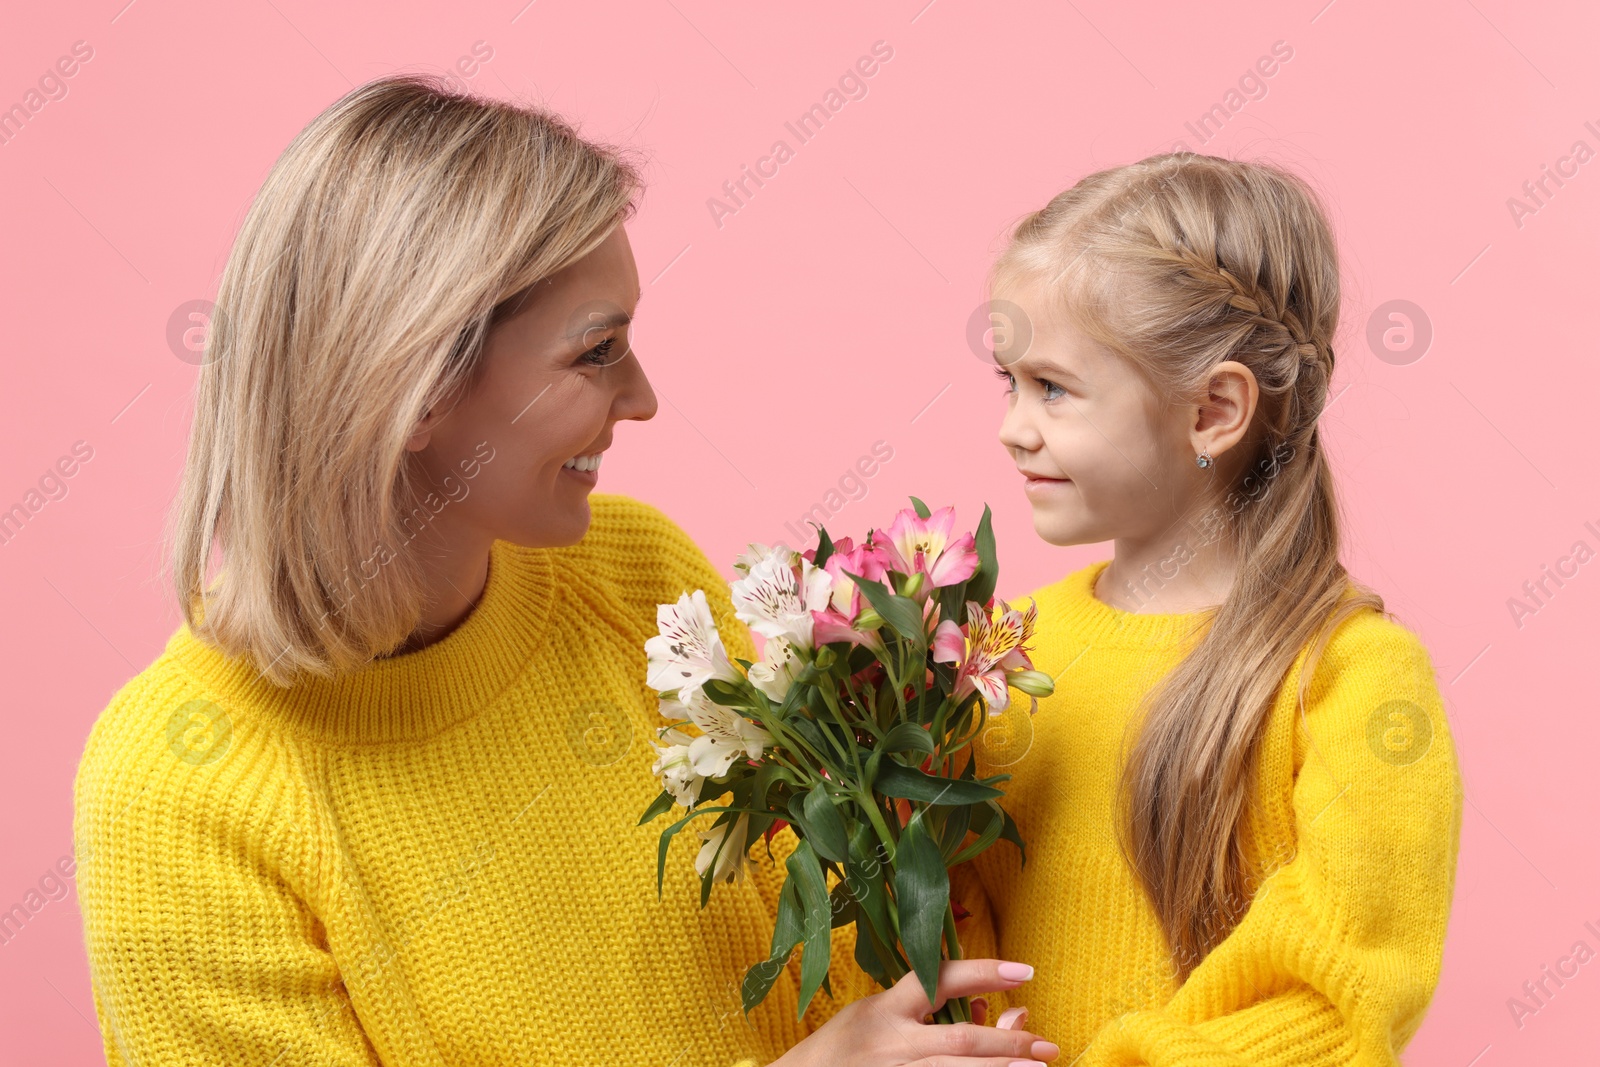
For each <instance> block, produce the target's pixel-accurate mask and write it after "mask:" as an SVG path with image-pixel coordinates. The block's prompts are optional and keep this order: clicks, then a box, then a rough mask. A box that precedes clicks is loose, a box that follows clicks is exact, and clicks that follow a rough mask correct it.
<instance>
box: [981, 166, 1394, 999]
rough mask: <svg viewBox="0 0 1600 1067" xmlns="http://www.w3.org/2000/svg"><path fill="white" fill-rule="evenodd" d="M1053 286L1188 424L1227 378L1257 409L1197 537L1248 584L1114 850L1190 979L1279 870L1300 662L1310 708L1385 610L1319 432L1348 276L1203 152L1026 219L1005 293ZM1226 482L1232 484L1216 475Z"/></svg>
mask: <svg viewBox="0 0 1600 1067" xmlns="http://www.w3.org/2000/svg"><path fill="white" fill-rule="evenodd" d="M1023 278H1039V279H1043V280H1044V281H1046V282H1047V283H1049V285H1050V287H1051V291H1052V292H1053V293H1054V294H1055V296H1056V298H1057V299H1058V300H1059V301H1060V302H1061V307H1062V309H1063V310H1064V311H1065V312H1066V314H1067V315H1068V316H1069V317H1070V318H1071V319H1072V321H1073V322H1074V323H1075V324H1077V325H1078V326H1079V327H1080V328H1081V329H1082V330H1083V331H1084V332H1085V333H1087V334H1088V335H1089V336H1091V337H1092V338H1094V339H1095V340H1096V341H1098V342H1100V343H1101V344H1103V345H1105V346H1106V347H1107V348H1109V349H1110V350H1111V351H1113V352H1115V353H1117V354H1118V355H1120V356H1122V357H1123V358H1125V359H1127V360H1129V361H1130V362H1131V364H1132V365H1133V366H1134V367H1135V368H1136V369H1137V370H1138V371H1139V372H1140V373H1141V374H1142V375H1143V377H1144V378H1145V380H1146V381H1148V382H1149V383H1150V385H1151V386H1152V387H1153V388H1154V389H1155V390H1156V392H1157V395H1160V396H1166V397H1170V398H1172V400H1173V401H1174V402H1175V403H1184V402H1193V403H1199V402H1201V401H1203V399H1204V398H1205V396H1206V388H1207V384H1208V383H1209V381H1210V378H1211V373H1212V370H1213V368H1214V367H1215V366H1216V365H1217V364H1218V363H1220V362H1222V361H1224V360H1234V361H1237V362H1239V363H1242V364H1244V365H1245V366H1246V367H1248V368H1249V369H1250V371H1251V372H1252V373H1253V374H1254V375H1255V377H1256V381H1257V383H1258V385H1259V389H1260V398H1259V402H1258V405H1257V410H1256V413H1255V416H1254V418H1253V421H1252V425H1251V427H1250V429H1249V430H1248V431H1247V433H1246V436H1245V438H1244V439H1243V441H1241V444H1240V446H1239V451H1240V453H1241V456H1240V457H1239V459H1238V460H1236V461H1234V462H1232V463H1230V464H1226V465H1219V466H1218V467H1217V468H1215V473H1216V475H1217V476H1218V484H1217V485H1216V486H1215V487H1214V496H1215V499H1214V500H1213V501H1211V504H1212V506H1211V507H1210V510H1209V511H1207V512H1206V514H1205V521H1204V522H1203V523H1202V525H1204V526H1206V527H1207V528H1208V529H1211V530H1215V531H1217V533H1216V536H1221V537H1226V538H1230V539H1231V543H1232V544H1233V546H1235V548H1236V550H1237V553H1238V557H1239V559H1240V560H1241V561H1243V565H1242V566H1240V567H1239V568H1238V574H1237V575H1236V577H1235V579H1234V582H1233V586H1232V588H1231V589H1230V590H1229V593H1228V596H1227V599H1226V600H1225V601H1224V602H1223V603H1222V604H1221V605H1220V606H1219V607H1218V608H1217V609H1216V611H1215V613H1214V614H1211V613H1207V614H1208V615H1209V618H1210V625H1209V627H1205V626H1204V618H1202V619H1201V621H1200V623H1199V624H1197V636H1198V641H1196V642H1195V643H1194V644H1193V646H1192V647H1191V648H1190V650H1189V651H1188V653H1187V655H1186V656H1185V657H1184V658H1183V660H1182V661H1181V662H1180V663H1179V664H1178V665H1177V666H1176V667H1175V668H1174V669H1173V670H1172V671H1171V673H1170V674H1168V675H1167V676H1166V677H1165V678H1164V679H1163V680H1162V682H1161V683H1160V684H1159V685H1157V686H1156V687H1154V688H1153V689H1152V691H1151V693H1150V694H1149V697H1148V698H1147V702H1146V706H1145V709H1144V710H1145V713H1144V715H1143V716H1142V717H1140V716H1136V717H1135V719H1134V721H1133V722H1132V723H1131V724H1130V730H1132V731H1135V732H1136V736H1134V737H1133V739H1132V742H1131V745H1130V751H1129V753H1128V757H1127V761H1126V764H1125V766H1124V770H1123V776H1122V780H1121V793H1120V796H1121V805H1122V811H1121V813H1120V815H1119V819H1120V826H1119V830H1120V831H1121V832H1120V834H1119V836H1120V839H1121V841H1122V845H1123V848H1124V851H1125V852H1126V854H1127V856H1128V861H1129V863H1130V865H1131V866H1132V867H1133V869H1134V871H1135V873H1136V875H1137V876H1138V878H1139V881H1140V882H1141V884H1142V885H1143V887H1144V889H1145V892H1146V893H1147V895H1148V896H1149V898H1150V901H1151V903H1152V905H1153V906H1154V909H1155V912H1156V915H1157V917H1158V919H1159V921H1160V923H1161V926H1162V928H1163V930H1164V932H1165V933H1166V935H1167V940H1168V944H1169V947H1170V950H1171V953H1172V957H1173V964H1174V973H1175V976H1177V977H1178V978H1179V979H1180V980H1182V979H1186V978H1187V977H1188V975H1189V973H1190V972H1191V971H1192V970H1193V969H1194V967H1195V966H1197V965H1198V964H1199V962H1200V960H1201V959H1203V958H1204V957H1205V955H1206V954H1207V953H1208V952H1210V950H1211V949H1212V948H1213V947H1215V946H1216V944H1217V943H1218V942H1220V941H1221V940H1222V939H1223V938H1224V937H1225V936H1227V934H1228V933H1229V931H1231V930H1232V929H1233V927H1234V926H1235V925H1236V924H1237V923H1238V921H1239V919H1240V918H1242V917H1243V914H1244V911H1245V910H1246V908H1247V907H1248V904H1249V901H1250V899H1251V898H1252V896H1253V895H1254V893H1255V891H1256V889H1257V887H1258V886H1259V885H1260V882H1261V880H1262V879H1263V878H1265V877H1266V875H1267V874H1269V873H1271V872H1270V870H1269V869H1267V867H1268V865H1269V864H1270V863H1273V862H1275V861H1277V860H1281V859H1283V857H1261V856H1253V855H1247V854H1246V853H1247V846H1246V840H1247V838H1246V835H1245V834H1244V832H1243V829H1244V825H1245V822H1246V818H1247V816H1248V814H1249V811H1250V808H1251V803H1252V799H1253V791H1254V789H1255V760H1256V753H1257V750H1258V748H1259V741H1260V737H1261V734H1262V731H1263V729H1264V726H1265V723H1266V720H1267V717H1268V715H1269V713H1270V711H1271V708H1272V703H1273V700H1274V698H1275V697H1276V695H1277V690H1278V688H1279V687H1280V686H1281V685H1282V683H1283V681H1284V679H1285V678H1286V676H1287V674H1288V672H1289V670H1290V669H1291V667H1292V666H1293V664H1294V661H1295V659H1296V658H1297V656H1298V655H1299V654H1300V652H1301V650H1302V649H1306V648H1309V653H1308V657H1307V660H1306V662H1305V664H1304V665H1303V667H1302V669H1301V673H1300V684H1299V689H1298V693H1297V696H1298V699H1299V707H1300V710H1301V714H1302V716H1303V715H1304V700H1305V692H1306V686H1307V684H1308V682H1309V680H1310V678H1311V676H1312V671H1313V669H1314V667H1315V662H1316V659H1317V658H1318V657H1319V656H1320V654H1321V652H1322V649H1323V647H1324V646H1325V644H1326V642H1327V638H1328V636H1329V635H1331V633H1332V631H1333V630H1334V628H1335V627H1337V626H1338V624H1339V623H1340V622H1342V621H1343V620H1344V619H1345V618H1346V617H1348V616H1349V615H1351V614H1353V613H1355V612H1356V611H1359V610H1361V609H1363V608H1367V607H1370V608H1373V609H1375V610H1378V611H1382V610H1383V601H1382V599H1381V598H1380V597H1378V595H1377V594H1376V593H1374V592H1372V591H1371V590H1369V589H1366V588H1364V587H1362V586H1359V585H1357V584H1356V583H1354V582H1353V581H1352V580H1351V579H1350V577H1349V575H1348V574H1347V573H1346V572H1345V569H1344V567H1343V565H1341V564H1340V562H1339V523H1338V513H1337V511H1338V509H1337V504H1336V501H1335V498H1334V486H1333V478H1332V474H1331V472H1330V470H1329V468H1328V463H1327V459H1326V457H1325V455H1324V453H1323V447H1322V440H1321V437H1320V433H1319V430H1318V426H1317V419H1318V416H1319V415H1320V414H1321V412H1322V409H1323V406H1324V405H1325V404H1326V403H1327V399H1328V382H1329V379H1330V378H1331V377H1332V374H1333V361H1334V351H1333V343H1332V339H1333V336H1334V333H1335V331H1336V329H1337V327H1338V321H1339V268H1338V259H1337V255H1336V253H1335V246H1334V241H1333V235H1332V231H1331V229H1330V227H1329V226H1328V223H1327V220H1326V218H1325V216H1324V214H1323V212H1322V210H1321V207H1320V204H1319V202H1318V199H1317V197H1316V194H1315V193H1314V192H1313V191H1312V189H1311V188H1310V186H1308V185H1307V184H1306V182H1305V181H1304V180H1302V179H1300V178H1299V177H1297V176H1295V175H1293V174H1290V173H1288V172H1287V171H1284V170H1282V169H1280V168H1278V167H1275V166H1273V165H1270V164H1265V163H1259V162H1241V161H1235V160H1228V159H1222V158H1218V157H1213V156H1198V155H1194V154H1192V153H1169V154H1163V155H1157V156H1152V157H1150V158H1148V159H1145V160H1142V161H1140V162H1138V163H1133V164H1129V165H1126V166H1121V167H1115V168H1111V169H1108V170H1103V171H1099V172H1097V173H1094V174H1091V175H1089V176H1087V177H1085V178H1084V179H1082V180H1081V181H1079V182H1078V183H1077V184H1076V185H1074V186H1073V187H1072V188H1070V189H1068V190H1066V191H1065V192H1063V193H1061V194H1060V195H1058V196H1056V197H1055V198H1054V199H1052V200H1051V201H1050V202H1049V204H1047V205H1046V206H1045V207H1044V208H1042V209H1040V210H1039V211H1036V212H1034V213H1032V214H1031V215H1028V216H1026V217H1025V218H1024V219H1023V220H1022V221H1021V222H1020V223H1019V224H1018V225H1017V227H1016V229H1015V230H1014V231H1013V233H1012V237H1011V241H1010V243H1009V244H1008V246H1007V247H1006V249H1005V251H1004V252H1003V253H1002V254H1001V256H1000V258H999V259H998V261H997V262H996V264H995V268H994V272H993V277H992V279H991V281H992V284H993V287H994V288H995V289H1000V288H1005V287H1009V286H1010V285H1011V284H1013V283H1015V282H1017V281H1019V280H1021V279H1023ZM1224 471H1227V472H1229V473H1228V474H1224V473H1223V472H1224Z"/></svg>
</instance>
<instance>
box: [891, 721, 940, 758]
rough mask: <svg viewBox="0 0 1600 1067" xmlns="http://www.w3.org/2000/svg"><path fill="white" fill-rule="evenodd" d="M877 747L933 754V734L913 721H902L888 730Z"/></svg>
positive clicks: (895, 750)
mask: <svg viewBox="0 0 1600 1067" xmlns="http://www.w3.org/2000/svg"><path fill="white" fill-rule="evenodd" d="M877 747H878V748H881V749H883V750H884V751H885V752H926V753H927V754H928V755H930V756H931V755H933V735H932V734H931V733H929V732H928V731H927V730H926V729H925V728H923V727H921V726H918V725H917V724H916V723H914V722H903V723H900V724H899V725H897V726H896V727H895V728H894V729H892V730H890V731H889V733H888V735H887V736H885V737H884V739H883V740H882V741H879V742H878V746H877Z"/></svg>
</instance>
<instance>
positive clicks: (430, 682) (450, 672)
mask: <svg viewBox="0 0 1600 1067" xmlns="http://www.w3.org/2000/svg"><path fill="white" fill-rule="evenodd" d="M554 570H555V568H554V562H553V560H552V557H551V554H550V552H549V551H548V550H544V549H531V548H524V547H522V546H519V545H515V544H512V543H510V542H507V541H496V542H494V544H493V545H492V546H491V548H490V551H489V574H488V578H487V580H486V582H485V585H484V590H483V593H482V595H481V596H480V597H479V598H478V603H477V605H476V606H475V607H474V608H473V609H472V612H471V614H469V615H468V616H467V617H466V619H464V620H463V621H462V622H461V624H460V625H458V626H457V627H456V628H455V629H454V630H452V631H451V632H450V633H449V634H448V635H446V636H445V637H444V638H443V639H441V640H439V641H436V642H434V643H433V644H431V645H428V646H426V647H424V648H420V649H418V650H416V651H415V652H408V653H405V654H404V655H400V656H394V657H390V658H386V659H378V660H373V661H372V662H370V663H368V664H366V665H365V666H363V667H360V668H358V669H356V670H354V671H349V672H346V673H344V674H342V675H339V676H337V677H334V678H326V679H324V678H307V679H305V680H302V681H299V682H296V683H295V684H294V685H292V686H289V687H287V688H284V687H280V686H276V685H273V684H272V683H270V682H268V681H266V680H265V679H263V678H261V677H260V675H259V674H257V672H256V670H255V668H254V667H252V666H251V665H250V664H249V662H248V661H247V660H245V659H244V658H243V657H234V656H228V655H225V654H223V653H222V652H220V651H218V650H217V649H216V648H214V647H213V646H211V645H209V644H207V643H206V642H204V641H202V640H200V639H199V638H197V637H196V636H195V635H194V634H193V632H192V631H191V630H190V629H189V627H188V626H187V625H185V626H183V627H181V628H180V629H179V630H178V632H177V633H175V634H174V635H173V636H172V638H171V640H170V641H168V642H167V654H169V655H171V656H173V657H175V658H176V660H177V661H178V662H179V663H181V664H182V665H183V666H184V667H185V668H186V669H188V671H189V672H190V673H191V674H193V675H194V676H195V677H196V678H198V679H199V680H200V681H201V682H202V683H204V684H205V685H206V686H207V687H208V688H209V689H211V690H212V691H213V692H214V693H215V694H216V696H217V697H218V698H220V699H221V700H223V701H224V702H226V703H227V704H228V705H230V706H233V707H236V708H238V709H239V710H241V711H242V710H244V709H252V710H256V709H259V710H260V711H261V712H264V713H266V714H268V715H271V716H275V717H276V718H277V719H278V720H279V721H281V722H282V723H283V724H284V725H286V726H287V727H288V728H289V729H290V730H292V731H293V732H294V733H296V734H300V735H303V736H307V737H312V738H319V739H325V740H343V741H350V742H356V743H377V742H384V741H404V740H415V739H419V738H423V737H428V736H430V735H432V734H435V733H438V732H439V731H440V730H444V729H446V728H448V727H450V726H453V725H455V724H456V723H459V722H463V721H465V720H467V719H469V718H471V717H473V716H474V715H476V714H477V713H478V711H480V710H481V709H482V708H483V707H484V706H485V705H486V704H487V703H489V702H490V701H491V700H493V699H494V698H495V697H497V696H499V695H500V693H501V692H502V691H504V689H505V688H506V686H508V685H510V684H511V683H512V682H513V681H514V680H515V679H516V678H517V676H518V675H519V674H521V673H522V671H523V669H524V668H525V667H526V666H527V664H528V662H529V660H530V659H531V658H532V657H533V656H534V654H535V653H536V652H537V651H538V648H539V645H540V642H541V638H542V636H543V635H544V632H545V628H546V625H547V622H548V616H549V614H550V607H551V601H552V598H553V593H554V589H555V573H554Z"/></svg>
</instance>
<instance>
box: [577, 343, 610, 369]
mask: <svg viewBox="0 0 1600 1067" xmlns="http://www.w3.org/2000/svg"><path fill="white" fill-rule="evenodd" d="M616 341H617V339H616V338H615V337H607V338H606V339H605V340H604V341H601V342H600V343H599V344H597V345H595V346H594V347H593V348H591V349H589V351H587V352H585V353H584V354H583V357H582V358H583V361H584V362H585V363H590V364H593V365H595V366H599V367H603V366H605V365H606V364H607V363H609V362H610V359H609V357H610V355H611V346H612V345H614V344H616Z"/></svg>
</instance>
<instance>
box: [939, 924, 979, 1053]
mask: <svg viewBox="0 0 1600 1067" xmlns="http://www.w3.org/2000/svg"><path fill="white" fill-rule="evenodd" d="M944 942H945V957H944V958H945V959H947V960H959V959H960V958H961V942H960V941H959V940H957V938H956V914H955V909H954V908H952V907H951V906H950V905H949V904H946V905H945V907H944ZM940 1014H942V1015H943V1017H942V1018H939V1015H940ZM935 1017H936V1018H939V1021H940V1022H944V1023H970V1022H971V1021H972V1002H971V1001H969V1000H968V999H967V998H966V997H955V998H953V999H951V1000H947V1001H945V1003H944V1007H943V1008H941V1009H939V1013H936V1014H935Z"/></svg>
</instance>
